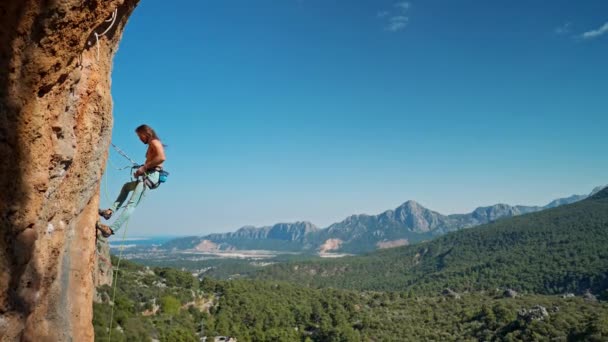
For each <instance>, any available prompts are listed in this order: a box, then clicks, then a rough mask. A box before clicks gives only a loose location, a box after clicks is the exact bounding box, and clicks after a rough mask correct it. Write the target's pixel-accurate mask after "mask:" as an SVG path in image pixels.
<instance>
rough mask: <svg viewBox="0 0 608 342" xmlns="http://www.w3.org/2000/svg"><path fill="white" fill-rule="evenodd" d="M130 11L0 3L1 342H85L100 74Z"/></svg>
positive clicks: (121, 4) (102, 121) (102, 142)
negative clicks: (69, 341)
mask: <svg viewBox="0 0 608 342" xmlns="http://www.w3.org/2000/svg"><path fill="white" fill-rule="evenodd" d="M137 2H138V0H103V1H102V0H59V1H34V0H3V1H2V2H0V340H1V341H68V340H73V341H93V328H92V323H91V321H92V300H93V295H94V292H95V289H94V284H95V283H94V270H95V269H96V258H95V228H94V227H95V221H96V219H97V207H98V198H99V180H100V178H101V175H102V171H103V169H104V167H105V162H106V158H107V149H108V145H109V142H110V137H111V128H112V99H111V95H110V72H111V67H112V58H113V55H114V52H115V51H116V47H117V45H118V42H119V40H120V37H121V34H122V30H123V28H124V25H125V24H126V21H127V19H128V17H129V15H130V14H131V12H132V11H133V9H134V8H135V6H136V4H137Z"/></svg>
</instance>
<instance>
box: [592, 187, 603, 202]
mask: <svg viewBox="0 0 608 342" xmlns="http://www.w3.org/2000/svg"><path fill="white" fill-rule="evenodd" d="M589 198H590V199H592V200H598V199H607V198H608V187H604V188H603V189H601V190H599V191H598V192H596V193H595V194H594V195H593V196H590V197H589Z"/></svg>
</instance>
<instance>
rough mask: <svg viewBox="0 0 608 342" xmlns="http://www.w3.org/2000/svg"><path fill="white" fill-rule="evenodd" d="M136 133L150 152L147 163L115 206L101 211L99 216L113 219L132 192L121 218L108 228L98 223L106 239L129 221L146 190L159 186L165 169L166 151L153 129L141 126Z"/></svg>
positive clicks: (136, 174)
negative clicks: (162, 171)
mask: <svg viewBox="0 0 608 342" xmlns="http://www.w3.org/2000/svg"><path fill="white" fill-rule="evenodd" d="M135 133H137V136H138V137H139V140H141V142H142V143H144V144H146V145H148V151H146V162H145V163H144V165H142V166H141V167H140V168H138V169H137V170H136V171H135V173H134V176H135V178H138V177H141V178H138V179H137V180H135V181H131V182H128V183H125V184H124V185H123V186H122V189H121V190H120V194H119V195H118V197H117V198H116V201H115V202H114V204H113V205H112V206H111V207H110V208H108V209H99V215H100V216H101V217H103V218H104V219H106V220H109V219H110V217H112V214H114V212H115V211H116V210H118V209H119V208H120V207H121V206H122V204H123V203H124V202H125V200H126V199H127V196H128V195H129V192H132V194H131V197H130V198H129V201H127V204H126V205H125V207H124V210H123V211H122V213H120V216H118V218H117V219H116V220H115V221H114V223H112V225H110V226H107V225H105V224H102V223H100V222H97V227H96V228H97V229H99V230H100V231H101V234H102V235H103V236H104V237H109V236H111V235H113V234H115V233H116V232H117V231H118V230H119V229H120V228H121V227H122V226H123V225H124V224H125V223H126V222H127V221H128V220H129V217H130V216H131V214H133V211H134V210H135V208H136V207H137V205H138V204H139V202H140V201H141V199H142V197H143V193H144V189H145V187H146V186H147V187H148V188H150V187H153V186H154V185H155V184H158V182H159V177H160V171H161V170H162V169H163V162H164V161H165V149H164V145H163V144H162V142H161V141H160V139H159V138H158V135H156V132H154V130H153V129H152V127H150V126H148V125H141V126H139V127H137V129H135Z"/></svg>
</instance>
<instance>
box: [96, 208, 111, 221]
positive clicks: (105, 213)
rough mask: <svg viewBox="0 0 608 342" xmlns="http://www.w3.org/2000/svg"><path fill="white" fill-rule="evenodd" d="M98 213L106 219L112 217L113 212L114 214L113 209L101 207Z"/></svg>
mask: <svg viewBox="0 0 608 342" xmlns="http://www.w3.org/2000/svg"><path fill="white" fill-rule="evenodd" d="M98 213H99V216H101V217H103V218H104V219H106V220H109V219H110V217H112V214H114V212H113V211H112V209H99V211H98Z"/></svg>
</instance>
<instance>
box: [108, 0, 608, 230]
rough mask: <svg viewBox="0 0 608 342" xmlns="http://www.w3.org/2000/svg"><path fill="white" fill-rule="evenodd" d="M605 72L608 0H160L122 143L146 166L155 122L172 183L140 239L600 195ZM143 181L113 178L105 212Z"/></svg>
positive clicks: (152, 198) (118, 123)
mask: <svg viewBox="0 0 608 342" xmlns="http://www.w3.org/2000/svg"><path fill="white" fill-rule="evenodd" d="M606 61H608V2H607V1H602V0H598V1H564V0H556V1H472V0H460V1H434V0H425V1H408V2H403V1H327V0H282V1H267V0H255V1H251V0H230V1H227V0H221V1H220V0H214V1H211V0H205V1H173V2H171V3H170V4H167V3H166V2H161V1H157V0H143V1H142V2H141V3H140V5H139V7H138V8H137V9H136V10H135V12H134V14H133V16H132V17H131V19H130V21H129V23H128V25H127V28H126V30H125V34H124V36H123V40H122V42H121V45H120V47H119V50H118V53H117V55H116V58H115V60H114V70H113V73H112V93H113V97H114V118H115V119H114V131H113V141H114V143H115V144H117V145H119V146H121V147H122V148H123V149H124V150H125V151H127V153H129V154H130V155H131V156H132V157H134V158H137V159H141V160H143V156H144V153H145V146H144V145H143V144H141V142H139V140H138V139H137V137H136V136H135V134H134V133H133V130H134V128H135V127H136V126H138V125H139V124H141V123H147V124H150V125H151V126H153V127H154V128H155V129H156V130H157V132H158V133H159V135H160V136H161V138H162V139H163V141H164V142H165V143H166V144H167V145H169V147H168V148H167V155H168V161H167V163H166V168H167V169H168V170H169V171H170V172H171V175H170V178H169V181H168V183H166V184H165V185H163V186H162V187H161V188H160V189H158V190H154V191H151V192H149V193H148V196H147V198H146V200H145V201H144V202H143V204H142V206H141V207H140V208H139V209H138V210H137V211H136V212H135V214H134V217H133V219H132V221H131V224H130V227H129V235H151V234H182V235H183V234H197V235H202V234H207V233H212V232H223V231H232V230H235V229H237V228H239V227H241V226H243V225H256V226H261V225H269V224H273V223H277V222H293V221H298V220H307V221H311V222H313V223H314V224H316V225H318V226H320V227H326V226H327V225H329V224H331V223H333V222H336V221H340V220H342V219H344V218H345V217H346V216H348V215H351V214H359V213H367V214H377V213H379V212H382V211H384V210H386V209H390V208H394V207H397V206H398V205H400V204H401V203H403V202H405V201H406V200H409V199H414V200H416V201H418V202H420V203H421V204H423V205H424V206H426V207H428V208H430V209H433V210H436V211H439V212H441V213H445V214H449V213H460V212H468V211H471V210H473V209H474V208H475V207H477V206H481V205H490V204H494V203H499V202H503V203H509V204H545V203H546V202H548V201H550V200H552V199H554V198H557V197H561V196H567V195H570V194H573V193H577V194H581V193H588V192H589V191H591V189H592V188H593V187H594V186H596V185H600V184H606V183H608V159H607V158H606V154H607V152H608V139H606V127H608V96H607V95H606V94H607V90H608V84H607V81H608V65H607V64H608V62H606ZM110 159H111V161H112V162H113V163H114V164H115V165H117V166H121V165H125V163H124V160H122V159H121V157H120V156H118V155H117V154H116V153H114V152H113V151H112V152H111V154H110ZM126 179H128V173H127V172H125V171H120V172H119V171H116V170H113V169H111V168H110V169H109V170H108V172H107V188H108V191H107V194H106V191H102V193H104V195H103V196H102V203H103V204H105V205H107V204H108V203H109V201H108V197H113V196H115V195H116V194H117V192H118V189H119V187H120V184H121V183H122V182H123V181H124V180H126ZM105 186H106V183H103V184H102V187H103V188H105ZM106 195H107V196H106Z"/></svg>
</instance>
